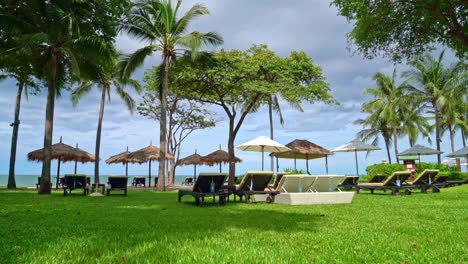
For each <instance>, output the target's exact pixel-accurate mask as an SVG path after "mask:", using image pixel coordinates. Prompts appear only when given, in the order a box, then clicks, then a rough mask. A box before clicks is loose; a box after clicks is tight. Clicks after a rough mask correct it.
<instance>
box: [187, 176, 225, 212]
mask: <svg viewBox="0 0 468 264" xmlns="http://www.w3.org/2000/svg"><path fill="white" fill-rule="evenodd" d="M227 176H228V175H227V174H226V173H200V174H199V176H198V177H197V181H196V182H195V184H194V185H193V188H192V189H191V190H179V203H180V201H181V198H182V196H184V195H191V196H193V197H195V205H197V206H200V205H201V204H202V203H203V202H204V201H205V196H213V202H215V201H216V200H215V197H216V196H219V204H220V205H224V204H226V197H227V196H228V195H229V192H226V191H224V190H223V188H222V186H223V184H224V182H225V181H226V178H227ZM200 198H201V203H200Z"/></svg>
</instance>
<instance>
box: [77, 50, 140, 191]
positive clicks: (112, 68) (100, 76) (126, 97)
mask: <svg viewBox="0 0 468 264" xmlns="http://www.w3.org/2000/svg"><path fill="white" fill-rule="evenodd" d="M116 56H117V54H115V56H114V57H113V58H111V59H110V61H107V62H101V63H99V64H95V63H94V61H89V63H85V64H84V65H83V68H84V69H83V70H82V73H84V71H86V72H87V74H86V75H87V77H88V79H89V80H86V81H84V82H82V83H81V85H80V86H78V87H77V88H75V89H74V90H73V91H72V93H71V101H72V104H73V106H76V105H77V104H78V102H79V101H80V99H81V98H82V97H83V96H84V95H85V94H87V93H89V92H90V91H91V89H92V88H93V87H97V88H99V89H100V90H101V106H100V109H99V118H98V126H97V132H96V149H95V156H96V159H95V163H94V182H95V184H99V153H100V147H101V129H102V118H103V116H104V104H105V101H106V94H107V95H108V98H109V100H110V90H111V88H112V87H114V90H115V91H116V92H117V94H118V95H119V96H120V98H121V99H122V100H123V101H124V102H125V105H126V106H127V109H128V110H129V111H130V113H132V114H133V112H134V111H135V108H136V107H135V100H133V98H132V96H131V95H130V94H129V93H128V92H127V91H125V87H126V86H129V87H131V88H133V89H134V90H135V91H136V92H137V93H140V92H141V89H140V84H139V83H138V81H136V80H133V79H121V78H120V75H118V74H117V72H118V71H117V69H118V64H117V61H116ZM82 75H85V74H82ZM83 77H84V76H83ZM96 186H97V185H96Z"/></svg>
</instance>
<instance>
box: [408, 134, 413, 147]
mask: <svg viewBox="0 0 468 264" xmlns="http://www.w3.org/2000/svg"><path fill="white" fill-rule="evenodd" d="M408 141H409V145H410V148H412V147H413V140H412V139H411V137H410V136H408Z"/></svg>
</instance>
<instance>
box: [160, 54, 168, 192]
mask: <svg viewBox="0 0 468 264" xmlns="http://www.w3.org/2000/svg"><path fill="white" fill-rule="evenodd" d="M170 63H171V61H170V58H169V54H165V55H164V61H163V67H164V75H163V80H162V91H161V118H160V120H159V173H158V177H159V178H158V187H157V191H159V192H161V191H165V190H166V186H165V184H166V175H165V165H166V164H165V160H166V144H167V142H166V141H167V136H166V119H167V116H166V113H167V98H166V94H167V89H168V86H169V83H168V82H169V67H170Z"/></svg>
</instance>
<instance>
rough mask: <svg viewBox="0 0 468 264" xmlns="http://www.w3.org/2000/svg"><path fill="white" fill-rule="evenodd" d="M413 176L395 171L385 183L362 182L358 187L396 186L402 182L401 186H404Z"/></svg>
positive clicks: (407, 172) (405, 172)
mask: <svg viewBox="0 0 468 264" xmlns="http://www.w3.org/2000/svg"><path fill="white" fill-rule="evenodd" d="M410 175H411V172H409V171H395V172H394V173H392V175H390V176H388V178H387V179H386V180H385V181H384V182H362V183H358V186H376V187H380V186H390V185H396V181H397V180H400V184H403V182H405V181H406V180H407V179H408V177H409V176H410Z"/></svg>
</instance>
